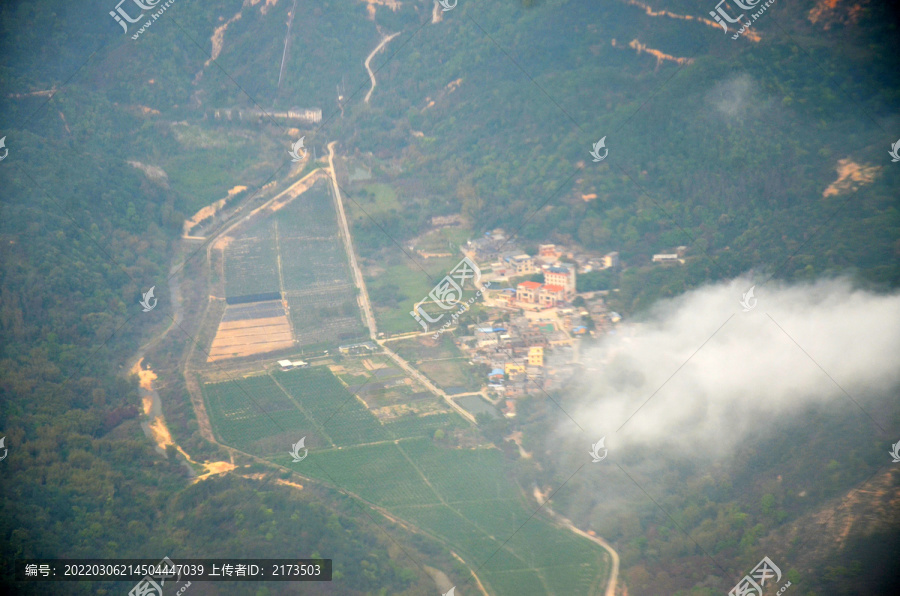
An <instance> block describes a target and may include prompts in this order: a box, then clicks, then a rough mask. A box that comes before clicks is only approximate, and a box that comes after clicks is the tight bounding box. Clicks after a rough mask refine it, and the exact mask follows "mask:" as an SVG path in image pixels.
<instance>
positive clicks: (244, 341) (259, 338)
mask: <svg viewBox="0 0 900 596" xmlns="http://www.w3.org/2000/svg"><path fill="white" fill-rule="evenodd" d="M293 345H294V339H293V337H292V336H291V326H290V323H288V319H287V316H285V315H282V316H280V317H270V318H266V319H246V320H243V321H228V322H224V323H221V324H220V325H219V329H218V331H217V332H216V337H215V338H214V339H213V342H212V347H211V348H210V350H209V357H208V358H207V362H214V361H216V360H223V359H225V358H239V357H241V356H252V355H254V354H263V353H265V352H272V351H275V350H281V349H283V348H290V347H292V346H293Z"/></svg>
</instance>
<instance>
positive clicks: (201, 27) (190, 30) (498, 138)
mask: <svg viewBox="0 0 900 596" xmlns="http://www.w3.org/2000/svg"><path fill="white" fill-rule="evenodd" d="M293 5H294V3H292V2H289V1H288V0H281V1H278V2H269V1H265V2H253V1H247V2H245V1H243V0H227V1H220V2H200V1H199V0H178V1H177V2H175V3H173V4H172V5H171V6H170V7H169V8H168V9H167V11H166V13H165V14H163V15H162V16H161V17H160V19H159V20H157V21H155V22H154V25H153V26H152V27H151V28H150V29H149V30H148V31H146V32H145V33H143V34H142V35H141V36H140V37H139V38H138V39H136V40H134V39H132V38H131V35H132V34H133V32H129V34H128V35H125V34H123V33H122V30H121V28H120V26H119V25H118V24H117V23H116V22H115V21H114V20H113V19H112V17H110V16H109V14H108V13H109V11H110V10H113V9H114V8H115V2H113V1H111V0H90V1H89V2H84V3H75V2H71V1H66V2H63V1H61V0H46V1H42V2H37V3H31V2H24V1H17V0H13V1H7V2H4V3H3V4H2V5H0V88H2V94H0V138H5V146H6V149H8V151H9V154H8V156H7V157H6V158H5V159H4V160H3V161H2V162H0V189H2V190H0V432H2V433H4V435H5V436H6V447H8V448H9V449H10V456H9V458H8V459H7V460H5V461H3V462H2V463H0V466H2V468H0V475H2V482H0V499H2V503H0V536H2V537H3V538H4V540H5V543H6V544H7V545H8V548H5V549H3V554H2V558H3V560H2V562H0V563H2V565H3V566H4V569H9V565H10V563H11V561H12V560H13V559H15V558H21V557H32V556H47V557H62V556H85V557H86V556H104V557H112V556H135V557H143V556H146V557H151V558H155V557H159V558H161V557H162V556H165V555H170V556H178V553H179V552H191V553H192V554H193V553H196V552H198V551H199V550H201V549H202V548H203V547H204V546H205V545H208V544H218V545H220V546H221V551H219V552H221V553H223V554H224V553H226V552H227V553H233V552H235V551H237V550H240V549H242V548H244V549H246V550H247V552H253V553H254V554H255V555H266V556H273V557H274V556H280V555H281V554H282V553H283V552H284V551H285V550H287V549H290V548H291V547H292V546H295V545H296V540H295V538H296V536H297V535H298V534H300V535H304V533H305V536H306V538H305V542H304V544H305V545H307V547H308V548H309V549H310V550H318V552H319V553H321V554H322V555H323V556H326V554H333V555H334V556H335V558H337V556H338V555H341V556H346V558H347V560H352V559H353V558H359V557H363V556H365V555H364V554H363V553H369V556H370V559H369V566H368V568H367V569H366V571H365V572H364V571H363V570H362V569H358V570H350V569H348V570H345V571H346V574H347V577H348V581H347V582H346V584H345V585H347V586H349V587H350V589H352V590H354V591H355V593H360V594H362V593H366V592H367V591H368V587H367V586H370V585H378V586H383V587H385V588H386V589H387V590H388V592H389V593H404V591H408V592H409V593H416V592H415V590H416V589H418V588H421V587H422V586H423V585H425V584H426V583H427V581H429V580H427V578H425V577H424V576H423V575H422V574H421V573H418V574H417V573H413V572H411V571H410V570H409V569H408V567H410V566H411V565H410V563H409V560H408V559H407V558H406V557H404V556H403V555H402V554H398V553H397V551H396V549H393V548H390V545H391V543H390V542H389V540H388V539H387V538H385V536H384V535H383V534H381V533H380V530H379V529H378V528H376V527H375V526H374V525H372V524H371V523H369V522H368V521H367V518H366V517H365V516H362V515H361V514H360V513H359V512H358V510H356V509H354V508H353V507H352V506H351V505H349V504H347V503H345V502H343V501H340V502H337V504H336V505H335V506H334V507H333V508H331V509H320V508H319V507H318V506H317V505H314V504H313V503H312V502H311V500H309V499H306V498H298V497H296V495H294V494H293V493H292V492H290V491H289V489H287V488H284V487H281V486H279V485H278V484H277V483H275V482H274V481H273V482H270V483H269V484H266V485H265V486H264V487H263V488H260V486H261V485H260V484H259V483H258V482H256V481H251V480H247V479H242V478H223V479H218V480H215V479H214V480H209V481H206V482H204V483H200V484H197V485H189V483H188V481H187V479H185V478H183V477H182V476H181V468H180V467H179V466H178V465H176V464H175V463H174V460H168V461H166V462H162V461H161V460H160V458H159V456H158V455H157V454H155V453H154V452H153V449H152V446H151V445H150V443H149V442H148V441H146V440H145V438H144V436H143V433H142V432H141V429H140V425H139V419H138V417H137V414H138V410H139V408H140V400H139V397H138V393H137V383H136V381H135V380H134V379H133V378H130V377H127V376H126V374H125V373H126V370H125V368H126V366H127V365H129V364H131V362H130V361H131V359H132V357H133V356H134V355H135V354H136V351H137V349H138V347H139V346H140V345H141V344H142V343H144V342H145V341H146V340H148V339H149V338H151V337H152V336H154V335H155V334H157V333H159V332H160V331H162V328H157V327H152V326H151V324H150V322H149V320H148V319H146V318H142V317H141V314H142V313H141V309H140V307H139V305H138V300H139V299H140V297H141V293H142V292H143V291H146V289H147V288H148V287H150V286H151V285H155V286H156V288H157V290H156V291H157V295H158V296H164V295H167V292H168V291H169V285H168V281H167V277H168V272H169V270H170V265H171V263H172V259H173V258H175V257H176V255H177V254H178V252H179V250H180V246H181V241H180V235H181V232H182V223H183V221H184V218H185V216H188V215H191V214H193V213H194V212H196V211H197V210H198V209H199V208H201V207H203V206H205V205H207V204H210V203H212V202H213V201H216V200H218V199H221V198H223V197H226V196H228V195H227V193H228V191H229V190H230V189H233V188H234V187H235V186H237V185H247V186H249V187H250V188H251V193H249V194H250V195H252V192H255V191H256V190H257V189H258V188H259V187H261V186H263V185H264V184H266V183H267V182H269V181H270V180H272V179H273V178H278V177H279V176H283V175H284V174H285V171H284V170H282V169H281V168H282V167H283V165H284V162H285V160H286V159H287V157H286V149H287V147H288V146H289V143H290V142H292V141H293V140H295V139H294V136H295V135H293V133H290V132H289V131H288V130H287V127H286V126H284V125H283V124H280V123H275V122H271V121H267V122H265V123H264V124H263V125H261V126H255V127H249V126H248V127H239V126H232V125H225V124H222V123H218V122H214V121H212V120H211V119H210V116H209V114H210V112H211V111H212V110H214V109H215V108H219V107H232V106H237V107H245V108H261V109H265V110H271V109H273V108H277V109H286V108H291V107H294V106H298V107H303V108H306V107H320V108H321V109H322V111H323V122H322V123H321V125H317V126H316V127H313V128H311V129H310V130H309V131H308V132H307V146H309V147H314V146H315V147H319V148H321V147H322V146H323V144H324V142H325V141H326V140H337V141H338V142H339V150H340V152H341V153H342V154H344V155H349V156H351V157H352V158H353V159H358V160H359V162H360V163H362V164H365V165H369V166H372V167H373V170H374V171H375V172H376V174H377V175H379V176H383V177H385V178H389V179H390V181H391V183H392V184H394V185H396V187H397V188H399V189H400V190H401V192H400V193H399V200H400V203H401V206H402V208H401V209H398V210H396V211H394V212H393V213H391V214H390V215H385V216H383V217H382V218H380V219H378V220H376V221H369V222H368V223H362V224H359V226H358V228H357V229H356V230H354V232H355V233H356V234H357V238H360V239H363V240H364V241H363V242H361V243H360V246H359V248H360V251H361V252H363V253H364V254H365V255H367V256H371V255H373V254H378V253H377V251H379V250H382V249H384V248H385V247H391V246H393V242H394V241H395V240H396V241H400V242H402V241H403V240H405V239H408V238H412V237H414V236H416V235H417V234H418V233H420V232H421V231H422V230H424V229H425V228H426V227H427V225H428V223H429V222H430V218H431V216H432V215H435V214H446V213H456V212H462V213H463V214H464V215H465V216H466V217H467V219H468V220H469V221H470V222H471V223H472V225H473V228H474V230H473V233H478V232H481V231H484V230H488V229H491V228H494V227H502V228H504V229H506V230H508V231H510V232H517V233H518V234H520V235H521V236H522V237H523V238H524V239H526V240H528V241H531V242H538V241H540V242H553V241H559V242H563V243H578V244H581V245H583V246H585V247H586V248H591V249H597V250H601V251H612V250H616V251H619V252H620V253H621V255H622V259H623V261H624V263H625V264H626V265H628V266H629V269H628V270H627V271H626V273H625V274H623V276H622V279H621V280H619V281H620V286H621V289H622V293H621V294H622V296H621V298H620V300H621V302H622V303H623V305H624V306H626V307H627V308H629V309H633V310H637V309H639V308H641V307H642V306H644V305H647V304H649V303H651V302H652V300H653V299H654V298H656V297H658V296H666V295H674V294H677V293H679V292H681V291H683V290H684V289H685V288H687V287H691V286H694V285H698V284H700V283H702V282H704V281H707V280H709V279H716V278H722V277H728V276H733V275H736V274H740V273H743V272H746V271H748V270H750V269H757V270H761V271H764V272H766V273H767V274H769V273H771V274H775V275H777V276H779V277H782V278H786V279H804V278H812V277H814V276H819V275H830V274H834V273H838V272H853V273H855V274H857V275H858V277H859V278H860V279H861V280H863V281H865V282H867V283H871V284H874V285H881V286H893V287H896V285H897V284H898V282H900V241H898V236H900V212H898V205H897V199H896V196H897V195H896V188H897V185H898V182H900V174H898V172H900V168H898V166H900V164H892V163H891V161H890V157H889V156H888V154H887V152H888V150H889V148H890V145H891V143H893V142H895V141H896V140H897V139H898V137H900V121H898V118H897V116H896V114H897V113H898V107H900V96H898V90H900V85H898V76H900V68H898V63H897V62H898V54H897V52H896V44H895V39H896V34H897V14H896V12H894V8H893V7H892V6H890V5H889V4H883V3H877V2H874V1H868V2H866V1H861V0H860V1H856V2H837V3H831V2H822V1H820V0H804V1H799V2H776V3H775V4H774V5H773V8H771V10H770V11H769V12H768V13H767V14H766V15H764V16H763V17H761V18H760V19H759V21H758V24H757V25H755V34H758V36H759V39H758V41H755V40H754V39H751V38H750V37H749V36H747V37H746V38H741V39H737V40H732V39H731V35H730V34H729V35H726V34H724V33H723V32H722V31H721V29H719V28H718V27H716V26H715V25H714V24H713V25H712V26H710V25H709V24H704V23H703V22H701V21H699V20H697V19H699V18H704V19H705V18H707V17H708V13H709V11H710V10H712V9H713V8H714V6H715V3H714V2H712V1H705V0H704V1H696V2H695V1H687V0H680V1H679V0H672V1H661V0H653V1H651V2H647V3H641V2H632V1H626V0H610V1H604V2H584V1H582V0H537V1H524V0H501V1H489V0H477V1H470V0H459V2H458V5H457V7H456V8H455V9H454V10H452V11H448V12H445V13H443V14H442V15H441V18H440V20H439V22H435V23H432V18H433V17H432V15H433V13H434V12H435V11H434V5H433V2H431V1H424V0H421V1H407V2H400V3H399V5H398V6H397V7H396V10H394V9H392V8H390V7H388V6H385V5H383V4H377V3H371V4H370V3H367V2H356V1H352V0H325V1H323V2H298V3H297V4H296V5H297V11H298V13H297V15H296V17H295V19H294V21H293V24H292V27H293V29H292V31H293V33H292V34H291V43H290V45H289V48H288V50H287V51H286V50H285V45H284V39H285V34H286V23H287V21H288V17H287V13H288V11H289V10H290V9H291V7H292V6H293ZM832 5H834V6H833V7H832ZM663 11H666V14H663ZM438 12H440V11H438ZM687 17H692V18H687ZM217 29H219V35H216V31H217ZM395 32H400V35H399V36H398V37H397V38H395V39H394V40H392V41H391V42H390V44H388V45H387V47H386V50H385V51H384V52H382V53H380V54H378V55H377V56H375V58H374V59H373V63H372V67H373V69H374V70H376V71H377V77H378V86H377V89H376V90H375V92H374V93H373V95H372V97H371V100H370V102H369V103H365V102H364V101H363V98H364V96H365V94H366V92H367V91H368V90H369V86H370V83H369V77H368V74H367V72H366V70H365V68H364V66H363V63H364V60H365V58H366V56H367V55H368V54H369V52H371V51H372V50H373V49H374V48H375V46H376V45H377V44H378V43H379V41H380V40H381V39H382V36H383V35H385V34H390V33H395ZM282 56H286V60H285V64H284V72H287V73H289V76H285V77H283V78H282V77H280V73H281V72H282V70H281V60H282ZM213 57H215V60H214V61H211V58H213ZM279 79H281V80H280V81H279ZM338 88H340V89H341V90H342V92H343V95H344V96H345V101H344V105H343V106H339V105H338V102H337V99H336V96H337V95H338ZM341 107H343V113H342V112H341V109H340V108H341ZM604 136H605V137H606V146H607V147H608V148H609V156H608V158H607V159H605V160H604V162H603V163H599V164H597V163H593V162H592V161H591V158H590V154H589V153H588V152H589V150H590V148H591V145H592V143H594V142H596V141H597V140H598V139H600V138H601V137H604ZM160 172H161V174H160ZM382 230H386V231H387V232H388V234H389V236H390V237H388V236H386V235H385V234H383V233H382ZM681 245H684V246H686V247H687V253H686V254H687V263H686V265H685V266H684V267H680V268H667V269H659V268H648V267H645V265H646V263H647V261H648V260H649V258H650V255H652V254H654V253H656V252H663V251H667V250H670V249H672V248H673V247H676V246H681ZM161 302H162V301H161ZM160 308H161V309H163V308H166V307H165V306H163V305H161V307H160ZM169 314H172V313H169ZM156 320H157V321H158V320H159V319H156ZM181 340H182V341H181V343H179V344H178V345H177V346H176V348H177V349H178V350H180V349H182V348H184V346H185V345H187V344H188V343H189V342H188V340H187V339H186V338H183V337H182V338H181ZM173 345H174V344H173ZM178 356H179V354H178V353H175V354H171V355H169V357H170V358H171V359H172V362H175V363H177V360H178ZM185 416H186V418H188V421H187V422H184V424H183V426H184V430H183V431H182V432H183V434H182V435H181V436H180V437H179V438H180V439H181V440H184V441H195V442H197V443H199V442H200V441H199V439H198V438H197V435H196V424H195V423H193V421H192V420H189V418H190V414H189V413H186V414H185ZM192 423H193V426H192ZM208 455H210V456H211V455H218V456H221V457H224V454H219V453H215V454H214V453H213V452H212V450H210V452H209V453H208ZM251 472H254V470H251ZM332 497H333V495H332ZM241 503H243V505H241ZM247 503H250V504H247ZM242 508H243V509H242ZM222 511H227V512H228V514H227V515H225V514H222V513H220V512H222ZM235 512H238V513H241V515H240V516H237V515H236V514H235ZM273 512H275V513H276V514H277V515H278V519H282V518H284V519H293V518H292V516H294V515H296V517H297V519H300V520H313V519H324V520H326V521H325V523H322V524H320V523H318V522H314V521H303V522H302V523H300V522H297V523H291V524H289V523H274V522H273V517H272V513H273ZM126 520H127V521H126ZM294 521H296V520H294ZM261 529H262V530H261ZM416 546H421V547H422V548H423V549H426V550H427V549H428V548H430V547H433V546H434V545H425V546H422V545H404V547H405V548H406V549H407V551H412V550H414V549H415V548H416ZM179 549H183V550H182V551H180V550H179ZM219 552H209V553H208V556H215V555H216V554H219ZM353 574H355V575H353ZM373 578H374V579H373ZM7 579H8V576H7ZM56 587H58V588H59V590H60V593H103V592H101V591H98V590H97V589H96V586H93V587H90V588H89V587H88V586H84V585H82V586H79V585H78V584H65V585H63V584H56ZM113 588H115V589H116V590H120V588H121V586H115V587H111V586H106V587H103V588H102V589H106V590H113ZM35 593H37V591H36V590H35Z"/></svg>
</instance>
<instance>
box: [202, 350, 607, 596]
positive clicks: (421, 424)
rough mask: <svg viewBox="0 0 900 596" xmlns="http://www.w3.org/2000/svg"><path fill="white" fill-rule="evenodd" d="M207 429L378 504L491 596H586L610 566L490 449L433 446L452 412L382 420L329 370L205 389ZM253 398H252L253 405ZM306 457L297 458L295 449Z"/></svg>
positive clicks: (453, 419) (452, 419)
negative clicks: (455, 558)
mask: <svg viewBox="0 0 900 596" xmlns="http://www.w3.org/2000/svg"><path fill="white" fill-rule="evenodd" d="M203 392H204V396H205V399H206V401H207V408H208V411H209V412H210V419H211V421H212V423H213V427H214V431H215V433H216V436H217V437H219V439H220V440H221V441H222V442H223V443H226V444H228V445H231V446H234V447H236V448H239V449H243V450H246V451H248V452H250V453H253V454H254V455H258V456H261V457H266V458H268V459H270V460H271V461H273V462H275V463H277V464H279V465H282V466H284V467H286V468H289V469H292V470H295V471H296V472H298V473H300V474H302V475H304V476H307V477H310V478H313V479H317V480H320V481H322V482H324V483H326V484H329V485H334V486H336V487H339V488H342V489H345V490H348V491H350V492H352V493H354V494H356V495H358V496H359V497H361V498H362V499H365V500H366V501H369V502H371V503H373V504H375V505H378V506H381V507H384V508H385V509H387V510H388V511H389V512H390V513H391V514H392V515H396V516H397V517H399V518H401V519H404V520H406V521H408V522H410V523H412V524H414V525H416V526H417V527H419V528H420V529H421V530H423V531H424V532H426V533H428V534H430V535H432V536H434V537H436V538H438V539H439V540H441V541H443V542H445V543H446V544H448V545H449V546H450V547H451V548H452V549H453V550H454V551H456V552H458V553H459V554H460V555H461V556H462V557H463V558H464V559H465V560H466V562H467V563H468V564H469V565H470V566H471V567H472V568H473V569H478V577H479V578H480V579H481V581H482V582H483V583H484V584H485V585H486V586H487V587H488V591H489V593H491V594H500V595H506V594H509V595H518V594H521V593H522V592H521V586H522V585H525V584H523V583H522V582H531V584H529V585H534V586H540V589H539V590H538V591H539V592H540V593H546V594H559V595H563V594H590V593H592V592H596V591H597V589H596V587H597V586H602V585H603V583H604V582H603V580H604V578H605V574H606V573H608V570H609V562H608V560H607V558H606V555H605V553H604V551H603V550H602V549H600V547H598V546H596V545H594V544H592V543H591V542H589V541H587V540H585V539H583V538H580V537H578V536H576V535H574V534H572V533H571V532H569V531H567V530H565V529H562V528H559V527H557V526H555V525H554V524H552V523H551V522H550V521H549V519H548V518H547V517H546V516H545V515H544V514H541V513H538V514H537V515H534V509H535V505H534V504H533V503H530V502H528V501H527V500H526V499H525V497H524V494H523V492H522V490H521V489H520V488H519V486H518V485H517V483H516V482H515V480H514V479H513V478H512V477H511V476H510V475H509V474H508V472H507V469H506V462H505V460H504V457H503V454H502V453H501V452H500V451H499V450H498V449H495V448H493V447H488V448H474V449H458V448H446V447H443V446H441V445H439V444H436V443H435V441H434V440H433V439H432V436H433V434H434V431H435V430H437V429H439V428H440V429H443V430H444V431H445V432H447V431H450V430H452V429H453V428H454V427H457V426H459V427H461V426H464V425H465V422H464V421H463V420H462V419H461V418H459V417H458V416H457V415H456V414H451V413H444V414H435V415H429V416H419V417H415V416H411V417H408V418H402V419H400V420H398V421H395V422H390V423H387V424H383V423H381V422H380V421H379V420H378V419H377V418H376V417H375V416H374V415H372V414H371V413H370V412H369V411H368V410H367V409H366V407H365V406H364V405H363V403H362V402H361V401H360V400H359V399H358V398H357V397H356V396H354V395H353V394H351V393H350V392H349V391H348V390H347V388H346V387H345V386H344V384H343V383H341V381H340V380H338V378H337V377H335V376H334V375H333V374H332V373H331V371H330V370H328V369H327V368H325V367H314V368H310V369H301V370H293V371H287V372H280V371H279V372H274V373H271V374H268V375H259V376H254V377H247V378H244V379H241V380H239V381H237V382H226V383H215V384H213V383H210V384H206V385H205V386H204V388H203ZM251 398H252V400H251ZM303 436H305V437H306V447H307V448H308V449H309V455H308V457H307V458H306V459H304V460H303V461H302V462H298V463H293V462H292V458H291V457H290V455H289V454H288V451H289V449H290V445H291V444H292V443H294V442H296V441H297V440H298V439H299V438H300V437H303Z"/></svg>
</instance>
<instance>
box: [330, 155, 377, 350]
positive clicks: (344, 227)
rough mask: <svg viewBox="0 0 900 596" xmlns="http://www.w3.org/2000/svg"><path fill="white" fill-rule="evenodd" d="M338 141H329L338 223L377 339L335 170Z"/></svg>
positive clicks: (371, 329) (373, 336)
mask: <svg viewBox="0 0 900 596" xmlns="http://www.w3.org/2000/svg"><path fill="white" fill-rule="evenodd" d="M335 142H336V141H332V142H330V143H328V170H329V173H330V174H331V185H332V187H333V189H334V204H335V208H336V209H337V213H338V223H339V224H340V226H341V236H342V237H343V240H344V249H345V250H346V251H347V257H348V258H349V259H350V269H351V270H352V271H353V279H354V281H355V282H356V287H357V288H359V301H360V306H361V307H362V310H363V315H364V316H365V318H366V327H368V328H369V338H370V339H373V340H374V339H375V336H376V335H377V333H378V329H377V328H376V327H375V315H374V314H373V313H372V304H371V302H369V291H368V290H367V289H366V282H365V281H364V280H363V275H362V270H361V269H360V268H359V263H358V262H357V261H356V251H355V250H353V240H352V237H351V236H350V225H349V224H348V223H347V214H346V213H345V212H344V201H343V199H342V198H341V188H340V187H339V186H338V181H337V173H336V172H335V170H334V145H335Z"/></svg>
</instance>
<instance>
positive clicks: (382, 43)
mask: <svg viewBox="0 0 900 596" xmlns="http://www.w3.org/2000/svg"><path fill="white" fill-rule="evenodd" d="M398 35H400V32H399V31H398V32H397V33H393V34H391V35H388V36H387V37H385V38H384V39H382V40H381V43H380V44H378V45H377V46H376V47H375V49H374V50H372V53H371V54H369V57H368V58H366V70H368V71H369V78H370V79H372V88H371V89H369V92H368V93H366V103H369V98H370V97H372V92H373V91H375V73H374V72H372V69H371V68H370V67H369V63H370V62H372V58H374V57H375V54H377V53H378V52H380V51H381V50H382V49H383V48H384V46H386V45H387V42H389V41H391V40H392V39H394V38H395V37H397V36H398Z"/></svg>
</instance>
